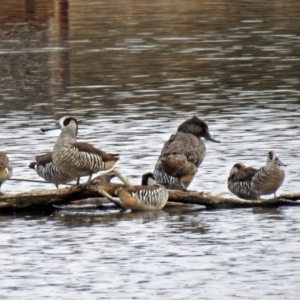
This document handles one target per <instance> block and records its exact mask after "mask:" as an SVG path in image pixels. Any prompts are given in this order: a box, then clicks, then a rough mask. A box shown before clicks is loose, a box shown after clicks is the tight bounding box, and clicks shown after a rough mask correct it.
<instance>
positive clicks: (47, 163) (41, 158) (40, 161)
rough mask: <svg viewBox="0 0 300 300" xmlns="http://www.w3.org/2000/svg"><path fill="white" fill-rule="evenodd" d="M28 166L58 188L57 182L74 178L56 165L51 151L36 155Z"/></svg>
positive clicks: (66, 181) (60, 182) (74, 178)
mask: <svg viewBox="0 0 300 300" xmlns="http://www.w3.org/2000/svg"><path fill="white" fill-rule="evenodd" d="M28 167H29V168H31V169H33V170H35V171H36V172H37V174H38V175H39V176H40V177H42V178H43V179H44V180H46V181H47V182H51V183H54V184H55V186H56V188H59V184H66V183H68V182H70V181H73V180H76V177H74V176H73V177H71V176H69V175H67V174H65V173H63V172H61V171H60V170H59V169H58V168H57V167H56V165H55V164H54V163H53V160H52V152H47V153H45V154H42V155H38V156H36V157H35V161H32V162H30V164H29V166H28Z"/></svg>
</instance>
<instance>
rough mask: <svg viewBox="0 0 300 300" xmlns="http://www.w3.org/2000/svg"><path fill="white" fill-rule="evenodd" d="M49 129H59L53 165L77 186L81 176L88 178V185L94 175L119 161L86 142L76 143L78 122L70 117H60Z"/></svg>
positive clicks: (117, 156) (53, 152) (115, 156)
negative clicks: (75, 181) (75, 179)
mask: <svg viewBox="0 0 300 300" xmlns="http://www.w3.org/2000/svg"><path fill="white" fill-rule="evenodd" d="M51 129H61V133H60V135H59V137H58V139H57V140H56V142H55V144H54V147H53V151H52V159H53V163H54V164H55V165H56V167H57V168H58V170H59V171H61V172H63V173H64V174H66V175H68V176H70V177H71V178H74V177H75V178H77V185H79V183H80V177H82V176H89V177H88V180H87V182H86V185H89V184H90V182H91V179H92V175H93V174H94V173H97V172H99V171H104V170H109V169H111V168H112V167H113V166H114V165H115V163H116V162H117V161H118V160H119V155H117V154H110V153H107V152H104V151H102V150H100V149H98V148H95V147H94V146H93V145H91V144H89V143H86V142H77V139H76V138H77V133H78V122H77V120H76V118H74V117H72V116H64V117H62V118H61V119H60V120H59V122H58V124H57V125H56V126H55V127H53V128H51ZM51 129H49V128H48V129H41V130H42V131H44V132H45V131H48V130H51Z"/></svg>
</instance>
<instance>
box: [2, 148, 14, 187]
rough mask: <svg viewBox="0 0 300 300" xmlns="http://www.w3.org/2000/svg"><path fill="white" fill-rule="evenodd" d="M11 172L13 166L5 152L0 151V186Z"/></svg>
mask: <svg viewBox="0 0 300 300" xmlns="http://www.w3.org/2000/svg"><path fill="white" fill-rule="evenodd" d="M12 174H13V168H12V165H11V163H10V161H9V158H8V157H7V155H6V153H5V152H3V151H0V188H1V186H2V184H3V183H4V182H5V181H6V180H7V179H9V178H10V177H11V176H12Z"/></svg>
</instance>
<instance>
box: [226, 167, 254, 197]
mask: <svg viewBox="0 0 300 300" xmlns="http://www.w3.org/2000/svg"><path fill="white" fill-rule="evenodd" d="M257 171H258V170H257V169H255V168H252V167H247V166H246V165H245V164H244V163H236V164H234V165H233V167H232V169H231V170H230V173H229V177H228V179H227V186H228V189H229V190H230V192H232V193H233V194H234V195H236V196H238V197H239V198H242V199H245V200H257V199H259V194H258V193H257V192H255V191H253V189H252V184H253V183H252V179H253V176H254V175H255V174H256V173H257Z"/></svg>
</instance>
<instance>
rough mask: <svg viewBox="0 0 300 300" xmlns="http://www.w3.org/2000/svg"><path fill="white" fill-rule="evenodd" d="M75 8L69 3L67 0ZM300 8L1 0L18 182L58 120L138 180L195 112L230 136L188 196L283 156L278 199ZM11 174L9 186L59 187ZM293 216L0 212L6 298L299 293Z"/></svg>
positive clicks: (294, 115)
mask: <svg viewBox="0 0 300 300" xmlns="http://www.w3.org/2000/svg"><path fill="white" fill-rule="evenodd" d="M67 6H69V9H68V10H66V9H65V8H66V7H67ZM299 11H300V4H299V3H298V1H288V2H286V1H285V2H284V1H279V0H278V1H275V2H272V3H271V4H270V3H261V2H260V1H248V2H244V1H189V2H182V1H177V0H172V1H152V2H151V3H149V2H148V1H139V2H136V3H132V2H130V1H125V0H124V1H113V2H112V1H104V0H103V1H89V2H88V3H85V2H84V4H83V2H82V1H75V0H73V1H58V0H56V1H45V0H39V1H35V2H31V1H26V3H25V4H24V6H22V5H21V4H20V5H15V4H13V3H7V4H5V5H2V6H1V8H0V35H1V39H0V74H1V77H0V100H1V101H0V105H1V110H0V118H1V132H0V138H1V141H2V145H1V149H3V150H5V151H6V152H7V153H8V154H9V157H10V159H11V161H12V163H13V166H14V176H15V177H24V178H29V179H39V178H38V176H37V175H36V174H35V173H34V172H33V171H32V170H30V169H28V167H27V165H28V163H29V162H30V161H31V160H32V159H33V157H34V156H35V155H38V154H40V153H43V152H45V151H49V150H51V149H52V147H53V143H54V141H55V139H56V136H57V135H58V134H59V132H58V131H53V132H49V133H47V134H44V133H42V132H41V131H40V130H39V129H40V128H41V127H45V126H50V125H51V124H54V122H55V120H57V119H59V118H60V117H62V116H64V115H74V116H75V117H77V118H78V119H79V120H81V121H82V122H81V124H80V129H79V139H80V140H86V141H88V142H90V143H92V144H93V145H95V146H97V147H99V148H102V149H103V150H105V151H107V152H112V153H120V155H121V159H120V161H119V162H118V164H117V168H118V169H119V170H121V171H122V172H123V173H125V174H126V175H127V176H130V177H131V178H133V180H135V181H136V182H139V180H140V176H141V174H142V173H144V172H146V171H151V170H153V167H154V164H155V162H156V159H157V156H158V155H159V153H160V150H161V147H162V145H163V143H164V141H166V140H167V139H168V137H169V136H170V134H172V133H173V132H174V131H175V130H176V128H177V127H178V125H179V124H180V123H181V122H183V121H184V120H185V119H187V118H189V117H191V116H192V115H194V114H195V115H197V116H198V117H200V118H202V119H203V120H205V121H206V122H207V124H208V126H209V128H210V131H211V134H212V136H213V137H214V138H216V139H218V140H221V141H222V143H221V144H215V143H212V142H210V141H207V142H206V146H207V156H206V158H205V161H204V163H203V164H202V166H201V168H200V169H199V171H198V173H197V175H196V178H195V179H194V181H193V183H192V185H191V186H190V188H191V189H194V190H204V191H209V192H214V193H217V194H222V195H230V193H229V192H228V190H227V186H226V179H227V176H228V173H229V170H230V168H231V167H232V165H233V164H234V163H235V162H237V161H242V162H245V163H247V164H249V165H252V166H254V167H260V166H262V165H263V164H264V163H265V160H266V154H267V151H269V150H276V151H277V152H278V153H279V155H280V158H281V160H282V161H283V162H285V163H286V164H288V167H287V168H286V179H285V181H284V184H283V186H282V187H281V188H280V190H279V191H278V194H280V193H283V192H292V191H297V190H298V177H299V175H298V170H299V166H298V161H299V154H298V148H299V143H298V132H299V125H298V119H299V94H300V89H299V80H300V77H299V66H300V56H299V49H300V35H299V32H300V28H299V27H300V25H299V21H298V20H299ZM51 188H53V186H52V185H50V184H40V183H29V182H15V181H9V182H6V183H5V184H4V185H3V187H2V190H3V191H4V192H21V191H27V190H32V189H51ZM297 221H298V209H297V208H296V207H291V208H290V207H281V208H278V209H258V208H254V209H238V210H212V211H207V210H205V209H203V207H198V206H192V205H191V206H185V207H180V208H178V207H177V208H167V209H165V210H163V211H161V212H155V213H149V212H147V213H131V212H126V213H120V212H118V211H117V210H115V209H111V210H106V211H101V210H77V211H74V210H57V211H55V212H54V213H53V214H51V215H49V214H44V215H37V214H36V212H32V213H30V212H27V213H26V214H17V215H14V216H11V215H3V216H2V217H1V218H0V222H1V223H0V226H1V231H2V232H1V235H0V245H1V248H0V249H1V250H0V251H1V258H2V259H1V268H2V272H1V275H0V279H1V298H3V299H15V298H17V297H19V298H22V299H32V298H38V299H43V298H50V299H52V298H54V299H86V298H89V299H125V298H126V299H134V298H137V299H146V298H147V299H189V298H196V299H233V298H237V299H238V298H243V299H257V298H261V299H283V298H285V299H296V298H297V295H298V293H299V288H298V284H297V283H298V276H297V275H298V270H299V267H300V260H299V255H298V248H299V235H298V231H299V225H298V222H297Z"/></svg>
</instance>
